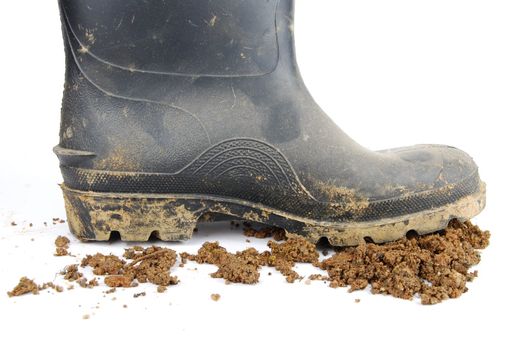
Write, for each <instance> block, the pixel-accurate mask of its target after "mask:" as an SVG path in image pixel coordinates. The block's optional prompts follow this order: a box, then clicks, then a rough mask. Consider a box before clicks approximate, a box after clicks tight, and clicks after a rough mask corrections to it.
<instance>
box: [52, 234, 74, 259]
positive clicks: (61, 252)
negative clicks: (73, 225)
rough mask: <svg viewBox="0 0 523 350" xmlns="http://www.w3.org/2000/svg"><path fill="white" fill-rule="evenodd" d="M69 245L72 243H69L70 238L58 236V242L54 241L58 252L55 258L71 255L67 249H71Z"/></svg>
mask: <svg viewBox="0 0 523 350" xmlns="http://www.w3.org/2000/svg"><path fill="white" fill-rule="evenodd" d="M69 243H71V241H69V238H67V237H64V236H58V237H57V238H56V240H55V241H54V244H55V246H56V252H55V254H54V255H55V256H67V255H69V252H68V251H67V249H69Z"/></svg>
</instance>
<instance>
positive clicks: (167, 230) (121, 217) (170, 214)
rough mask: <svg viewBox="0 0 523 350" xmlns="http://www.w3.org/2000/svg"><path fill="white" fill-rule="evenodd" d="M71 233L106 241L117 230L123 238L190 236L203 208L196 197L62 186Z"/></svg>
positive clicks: (168, 239) (175, 237)
mask: <svg viewBox="0 0 523 350" xmlns="http://www.w3.org/2000/svg"><path fill="white" fill-rule="evenodd" d="M61 187H62V190H63V194H64V200H65V208H66V213H67V220H68V223H69V228H70V230H71V232H72V233H73V234H74V235H75V236H77V237H78V238H79V239H81V240H84V241H108V240H109V239H110V238H111V234H114V233H119V234H120V237H121V239H122V240H123V241H141V242H143V241H147V240H149V238H150V237H151V235H154V236H156V237H158V238H159V239H161V240H164V241H183V240H188V239H190V238H191V237H192V234H193V232H194V229H195V228H196V224H197V223H198V218H199V217H200V216H201V215H202V213H203V212H204V210H205V206H204V204H203V203H202V202H200V201H197V200H188V199H177V198H176V196H169V197H166V196H161V195H150V194H148V195H144V194H140V193H134V194H117V193H114V194H113V193H96V192H84V191H77V190H72V189H70V188H67V187H66V186H64V185H62V186H61Z"/></svg>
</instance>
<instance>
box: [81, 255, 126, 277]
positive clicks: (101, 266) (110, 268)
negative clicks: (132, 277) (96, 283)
mask: <svg viewBox="0 0 523 350" xmlns="http://www.w3.org/2000/svg"><path fill="white" fill-rule="evenodd" d="M124 265H125V261H124V260H122V259H120V258H118V257H117V256H114V255H112V254H109V255H103V254H100V253H96V254H95V255H87V256H86V257H85V258H83V259H82V267H86V266H90V267H92V269H93V273H94V274H95V275H98V276H103V275H119V274H121V273H122V272H123V267H124Z"/></svg>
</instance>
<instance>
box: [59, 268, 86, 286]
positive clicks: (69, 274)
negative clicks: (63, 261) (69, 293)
mask: <svg viewBox="0 0 523 350" xmlns="http://www.w3.org/2000/svg"><path fill="white" fill-rule="evenodd" d="M60 274H61V275H62V276H63V277H64V279H65V280H67V281H70V282H73V281H76V280H79V279H80V278H82V277H83V273H81V272H79V271H78V265H68V266H66V267H65V268H64V269H63V270H62V271H61V272H60Z"/></svg>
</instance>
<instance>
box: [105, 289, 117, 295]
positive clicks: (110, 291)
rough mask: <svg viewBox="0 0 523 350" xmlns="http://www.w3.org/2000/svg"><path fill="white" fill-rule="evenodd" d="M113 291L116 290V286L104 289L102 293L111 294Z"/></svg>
mask: <svg viewBox="0 0 523 350" xmlns="http://www.w3.org/2000/svg"><path fill="white" fill-rule="evenodd" d="M114 292H116V288H111V289H108V290H106V291H105V292H104V293H105V294H113V293H114Z"/></svg>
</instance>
